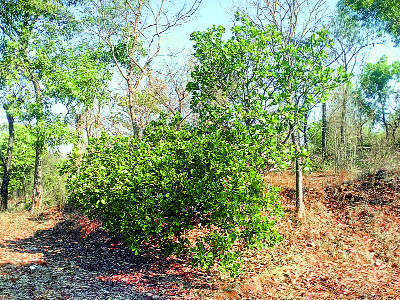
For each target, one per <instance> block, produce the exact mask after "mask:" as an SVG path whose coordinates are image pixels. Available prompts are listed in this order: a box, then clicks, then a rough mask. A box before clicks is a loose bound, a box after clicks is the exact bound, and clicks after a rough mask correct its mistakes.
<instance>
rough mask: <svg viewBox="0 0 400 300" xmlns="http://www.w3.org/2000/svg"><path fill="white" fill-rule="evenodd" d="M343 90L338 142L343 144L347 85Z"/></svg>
mask: <svg viewBox="0 0 400 300" xmlns="http://www.w3.org/2000/svg"><path fill="white" fill-rule="evenodd" d="M343 88H344V90H343V92H342V97H343V101H342V116H341V119H340V143H341V144H342V145H343V144H344V136H345V132H344V131H345V126H346V115H347V90H348V87H347V85H345V86H344V87H343Z"/></svg>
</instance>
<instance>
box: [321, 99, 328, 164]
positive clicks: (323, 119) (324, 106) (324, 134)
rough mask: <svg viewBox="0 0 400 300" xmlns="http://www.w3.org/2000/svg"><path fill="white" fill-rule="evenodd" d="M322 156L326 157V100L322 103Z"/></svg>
mask: <svg viewBox="0 0 400 300" xmlns="http://www.w3.org/2000/svg"><path fill="white" fill-rule="evenodd" d="M321 146H322V157H323V158H326V156H327V153H326V102H323V103H322V145H321Z"/></svg>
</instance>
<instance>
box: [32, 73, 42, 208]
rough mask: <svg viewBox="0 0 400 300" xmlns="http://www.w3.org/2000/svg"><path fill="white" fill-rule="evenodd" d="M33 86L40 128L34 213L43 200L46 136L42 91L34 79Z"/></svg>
mask: <svg viewBox="0 0 400 300" xmlns="http://www.w3.org/2000/svg"><path fill="white" fill-rule="evenodd" d="M32 83H33V86H34V88H35V95H36V104H37V113H36V126H37V127H39V128H38V130H39V133H37V136H36V146H35V147H36V159H35V174H34V178H33V197H32V209H31V212H32V213H34V212H35V210H37V209H39V208H40V206H41V205H42V199H43V187H42V161H43V148H44V144H45V141H44V135H43V133H42V132H41V131H42V129H41V128H40V126H42V124H41V123H42V121H43V98H42V90H41V88H40V85H39V81H38V80H37V79H35V78H34V79H32Z"/></svg>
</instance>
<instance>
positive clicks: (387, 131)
mask: <svg viewBox="0 0 400 300" xmlns="http://www.w3.org/2000/svg"><path fill="white" fill-rule="evenodd" d="M380 102H381V107H382V122H383V126H385V133H386V139H388V138H389V125H388V123H387V121H386V113H385V106H384V103H383V101H382V100H381V101H380Z"/></svg>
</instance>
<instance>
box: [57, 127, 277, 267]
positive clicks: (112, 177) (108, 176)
mask: <svg viewBox="0 0 400 300" xmlns="http://www.w3.org/2000/svg"><path fill="white" fill-rule="evenodd" d="M161 123H162V122H161ZM240 130H241V129H240V128H238V131H239V132H237V133H236V134H235V135H234V134H231V133H229V132H225V133H224V132H221V131H215V132H213V133H212V132H209V133H207V134H204V133H202V132H201V131H198V130H195V129H193V130H181V131H176V130H175V129H174V126H166V125H161V126H155V127H149V128H147V129H146V131H145V133H144V136H143V138H142V139H141V140H135V139H131V138H124V137H119V138H110V137H106V136H103V137H102V138H101V139H99V140H92V142H91V144H90V145H89V148H88V151H87V153H85V154H83V155H82V156H80V155H79V154H78V153H76V154H75V155H73V156H71V160H70V161H69V162H67V163H66V165H65V166H64V168H65V169H64V170H68V171H69V172H70V178H69V180H68V189H69V191H70V192H71V196H70V199H71V200H73V201H75V202H76V203H78V204H79V205H80V207H82V208H83V209H85V210H86V211H87V212H88V214H89V215H91V216H92V217H95V216H101V218H102V221H103V224H104V226H105V227H106V228H107V229H110V230H111V231H114V232H119V233H121V234H122V235H123V236H124V238H125V241H126V242H127V243H128V245H129V246H130V248H131V249H132V250H133V251H136V252H137V251H140V249H141V245H142V242H143V241H151V242H152V243H155V244H156V245H158V247H159V248H160V249H161V250H162V252H163V253H164V254H166V255H170V254H172V253H182V252H183V253H187V254H188V255H189V256H190V257H192V263H193V264H194V265H197V266H201V267H204V268H209V267H211V266H213V265H214V263H215V262H217V263H219V264H220V265H221V267H222V268H223V269H226V270H229V271H230V272H233V273H232V275H237V274H236V273H237V271H238V267H237V264H238V257H239V253H240V251H241V249H243V248H248V247H257V248H262V247H266V246H272V245H274V244H276V243H277V242H279V241H280V240H281V238H280V237H279V235H278V233H277V232H276V231H275V229H274V228H273V226H274V222H270V221H269V220H268V218H266V217H265V215H266V214H268V215H269V216H270V217H272V216H275V217H280V216H282V208H281V206H280V203H279V198H278V196H277V195H278V194H277V193H278V190H277V189H274V188H272V187H269V188H268V190H267V191H266V187H265V184H264V181H263V179H262V177H261V175H260V172H259V170H257V166H258V162H259V161H260V159H259V157H260V156H262V153H259V152H258V146H257V145H252V144H251V143H250V142H251V139H250V138H249V137H248V135H246V134H245V132H244V131H240ZM241 133H243V135H241ZM239 136H241V140H239V141H237V140H236V138H237V137H239ZM246 140H247V142H246ZM202 227H207V228H215V230H214V231H212V232H211V233H210V234H206V235H204V236H202V235H200V236H199V237H198V239H197V244H196V246H193V245H192V246H190V245H189V244H188V240H187V239H186V238H185V234H187V233H188V232H189V231H190V230H192V229H195V228H196V230H201V228H202ZM232 247H234V248H236V250H235V251H233V252H232ZM236 252H237V253H236ZM233 253H236V254H233Z"/></svg>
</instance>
